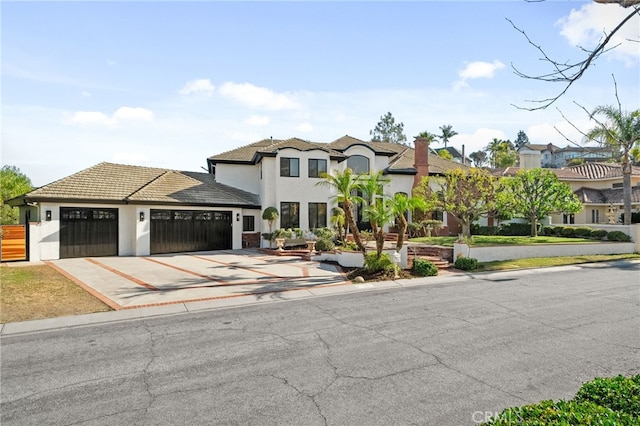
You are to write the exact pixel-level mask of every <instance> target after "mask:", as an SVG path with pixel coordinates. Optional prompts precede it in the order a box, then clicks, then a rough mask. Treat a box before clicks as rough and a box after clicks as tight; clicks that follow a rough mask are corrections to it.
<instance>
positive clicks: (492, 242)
mask: <svg viewBox="0 0 640 426" xmlns="http://www.w3.org/2000/svg"><path fill="white" fill-rule="evenodd" d="M456 239H457V237H421V238H411V239H410V240H409V241H411V242H416V243H426V244H433V245H438V246H444V247H453V243H454V241H455V240H456ZM596 241H597V240H590V239H587V238H566V237H547V236H538V237H507V236H501V235H495V236H489V235H473V236H472V237H471V239H470V240H469V244H470V245H472V246H476V247H480V246H497V245H532V244H563V243H570V244H579V243H594V242H596Z"/></svg>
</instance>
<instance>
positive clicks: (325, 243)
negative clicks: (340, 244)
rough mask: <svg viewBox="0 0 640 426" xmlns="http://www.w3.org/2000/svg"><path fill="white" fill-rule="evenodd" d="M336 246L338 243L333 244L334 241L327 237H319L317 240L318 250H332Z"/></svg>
mask: <svg viewBox="0 0 640 426" xmlns="http://www.w3.org/2000/svg"><path fill="white" fill-rule="evenodd" d="M335 247H336V245H335V244H333V241H331V240H328V239H326V238H319V239H318V240H316V250H318V251H330V250H333V249H334V248H335Z"/></svg>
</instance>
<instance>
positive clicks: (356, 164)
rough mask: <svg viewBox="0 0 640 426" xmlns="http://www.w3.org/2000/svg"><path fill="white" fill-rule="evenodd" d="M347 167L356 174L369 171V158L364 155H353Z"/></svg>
mask: <svg viewBox="0 0 640 426" xmlns="http://www.w3.org/2000/svg"><path fill="white" fill-rule="evenodd" d="M347 167H348V168H350V169H351V170H353V173H355V174H359V173H369V159H368V158H367V157H365V156H362V155H352V156H351V157H349V158H348V159H347Z"/></svg>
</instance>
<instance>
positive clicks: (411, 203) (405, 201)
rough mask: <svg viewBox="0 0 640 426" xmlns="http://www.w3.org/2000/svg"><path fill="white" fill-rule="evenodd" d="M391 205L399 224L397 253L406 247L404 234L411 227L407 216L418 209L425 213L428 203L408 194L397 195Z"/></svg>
mask: <svg viewBox="0 0 640 426" xmlns="http://www.w3.org/2000/svg"><path fill="white" fill-rule="evenodd" d="M390 204H391V211H392V212H393V215H394V216H395V217H396V223H397V224H398V240H397V242H396V251H400V250H401V249H402V246H403V245H404V234H405V233H406V232H407V228H408V227H409V224H408V223H407V218H406V217H405V214H407V212H409V211H411V212H412V211H414V210H416V209H419V210H421V211H425V210H426V209H427V203H426V202H425V200H424V199H422V198H419V197H409V196H408V195H407V194H402V193H397V194H395V195H394V196H393V198H392V199H391V200H390Z"/></svg>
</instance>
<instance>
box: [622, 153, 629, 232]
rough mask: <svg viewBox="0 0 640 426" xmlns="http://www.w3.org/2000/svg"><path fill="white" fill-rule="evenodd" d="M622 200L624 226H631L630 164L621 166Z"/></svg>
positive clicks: (625, 163)
mask: <svg viewBox="0 0 640 426" xmlns="http://www.w3.org/2000/svg"><path fill="white" fill-rule="evenodd" d="M622 200H623V202H624V224H625V225H631V162H630V161H628V160H627V161H625V162H624V163H623V164H622Z"/></svg>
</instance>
